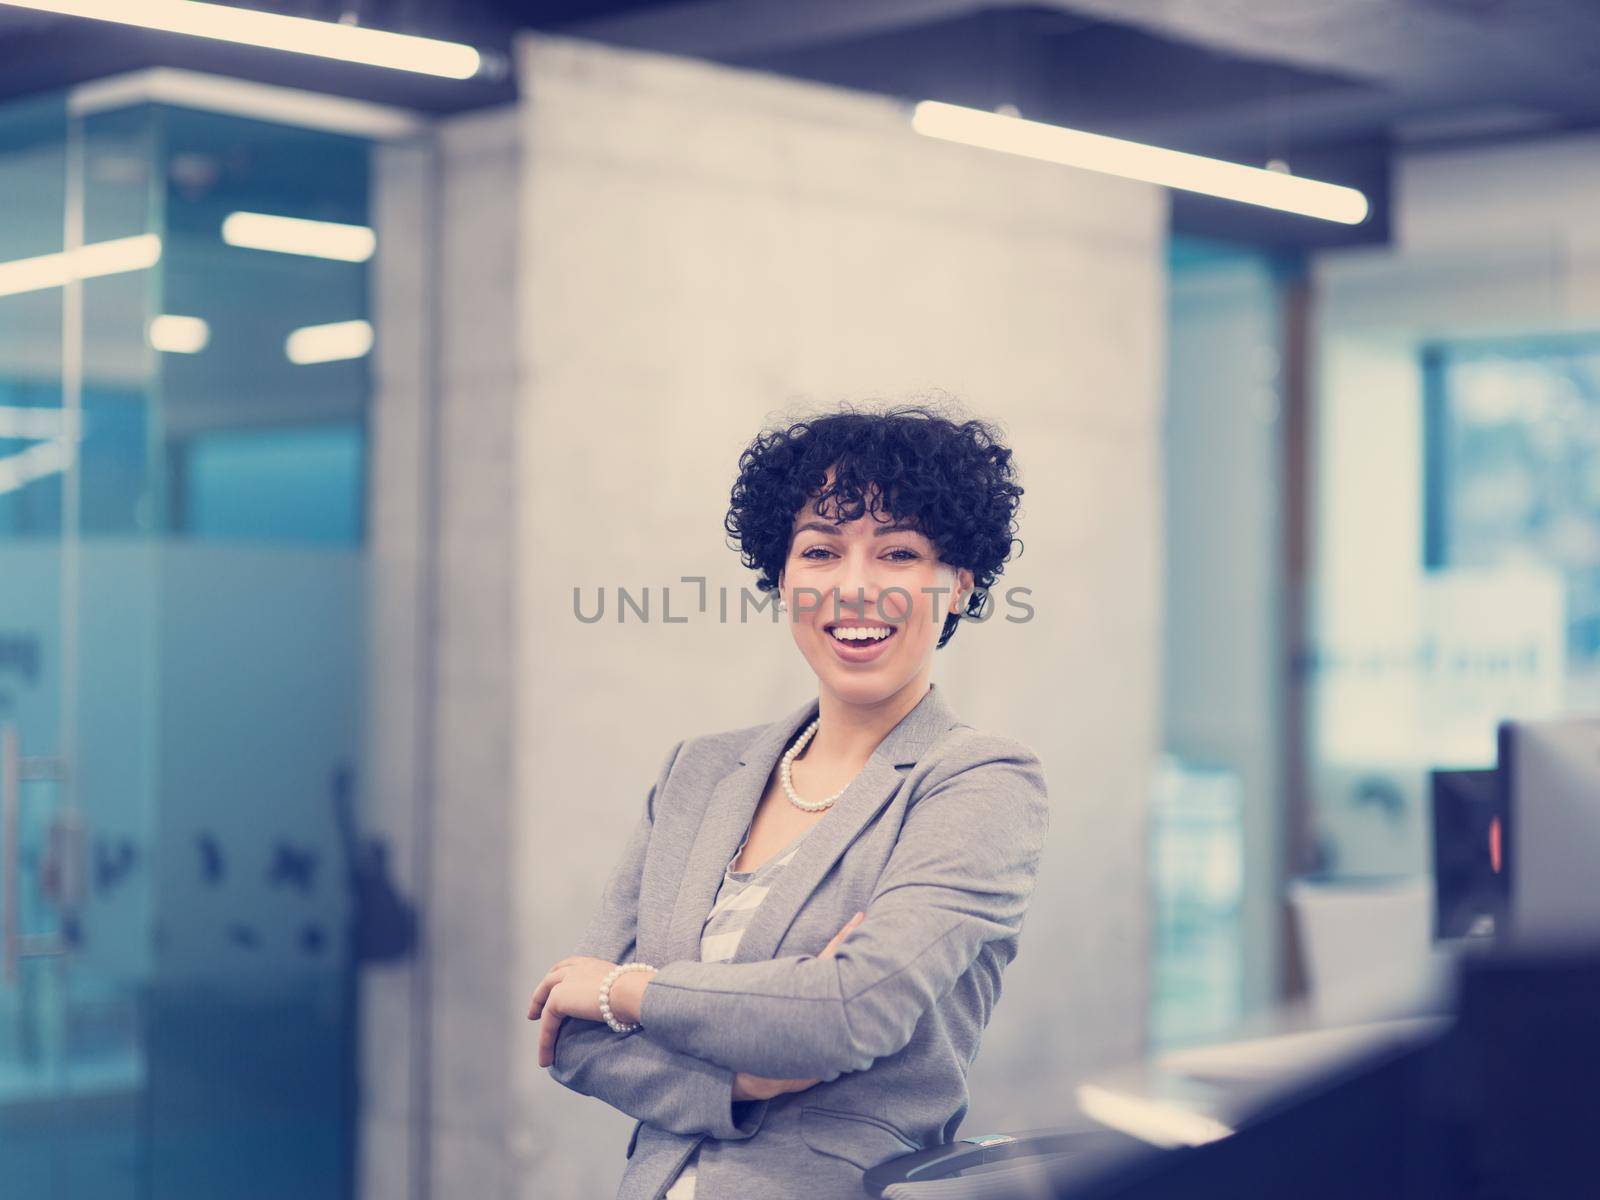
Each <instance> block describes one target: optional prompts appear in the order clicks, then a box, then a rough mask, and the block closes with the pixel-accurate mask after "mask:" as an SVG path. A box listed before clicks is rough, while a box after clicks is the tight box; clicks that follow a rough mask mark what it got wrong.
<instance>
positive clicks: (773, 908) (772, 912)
mask: <svg viewBox="0 0 1600 1200" xmlns="http://www.w3.org/2000/svg"><path fill="white" fill-rule="evenodd" d="M816 715H817V701H816V700H814V699H813V700H810V701H808V702H807V703H806V704H804V705H802V706H801V707H800V708H798V709H796V710H795V711H794V712H792V713H790V714H789V715H788V716H787V717H785V718H783V719H782V720H779V721H775V722H773V723H772V724H771V725H769V726H767V727H766V729H764V730H763V731H762V732H761V733H760V734H759V735H758V736H757V737H756V738H755V739H754V740H753V741H752V742H751V744H750V745H749V746H748V747H747V748H746V750H745V752H744V754H743V755H742V756H741V757H740V760H739V766H738V767H737V768H735V769H734V770H733V771H731V772H729V773H728V774H727V775H726V776H724V777H723V779H722V780H721V782H719V783H718V784H717V786H716V787H715V789H713V791H712V795H711V800H710V803H709V804H708V805H707V807H706V811H705V814H704V815H703V817H702V818H701V821H700V829H699V832H698V834H697V835H696V837H695V843H694V848H693V850H692V851H691V852H690V855H689V861H688V864H687V866H686V869H685V874H684V879H683V883H682V886H681V887H680V888H679V889H678V898H677V903H676V904H675V906H674V909H673V918H672V928H671V935H670V937H671V944H670V946H669V947H668V949H669V952H670V953H669V958H668V961H678V960H682V959H690V960H698V959H699V957H700V933H701V930H702V929H703V928H704V926H705V920H706V917H707V915H709V913H710V912H711V905H712V903H713V902H714V901H715V899H716V894H717V889H718V888H719V887H720V886H721V884H722V875H723V871H724V870H726V869H727V865H728V861H729V860H730V859H731V858H732V857H733V854H734V851H735V850H737V849H738V848H739V841H740V839H741V838H742V837H743V836H744V832H745V830H746V829H747V828H748V827H749V825H750V821H751V819H752V818H753V817H754V816H755V810H756V806H757V805H758V804H759V803H760V802H761V797H762V795H763V793H764V792H765V791H766V784H767V780H768V779H770V778H771V777H772V769H773V768H774V767H775V766H777V763H778V759H779V758H780V757H782V755H783V752H784V750H785V749H786V748H787V747H788V745H789V743H790V742H791V741H792V740H793V738H794V736H795V735H796V734H798V733H799V732H800V730H801V729H803V728H804V727H805V726H806V725H808V724H810V722H811V719H812V718H813V717H815V716H816ZM959 724H960V720H959V719H958V718H957V717H956V715H955V713H954V712H953V711H952V710H951V708H950V706H949V705H948V704H947V703H946V702H945V699H944V694H943V692H942V691H941V690H940V689H939V686H938V684H930V685H929V687H928V692H927V694H926V695H924V696H923V698H922V699H921V700H920V701H919V702H918V704H917V706H916V707H915V708H913V709H912V710H911V711H910V712H909V713H907V714H906V715H905V716H904V717H902V718H901V719H900V723H899V724H898V725H896V726H895V727H894V728H893V729H891V730H890V731H889V733H888V735H887V736H886V737H885V738H884V739H883V741H882V742H880V743H879V744H878V748H877V749H876V750H875V751H873V753H872V757H871V758H869V759H868V760H867V764H866V766H864V767H863V768H862V769H861V771H860V772H859V773H858V774H857V775H856V777H855V778H854V779H853V780H851V782H850V785H849V786H848V787H847V788H846V789H845V790H844V793H843V794H842V795H841V796H840V797H839V798H838V799H837V800H836V801H834V804H833V807H832V808H831V809H829V810H828V812H827V813H826V814H825V815H824V816H823V818H822V819H821V820H820V821H819V822H818V823H817V825H816V827H815V828H814V829H812V830H811V832H810V833H809V834H807V835H806V837H805V839H804V840H803V841H802V842H801V843H800V848H799V850H798V851H797V852H796V854H795V856H794V858H792V859H791V860H790V861H789V864H788V866H786V867H785V868H784V869H783V871H782V872H781V873H780V874H779V876H778V881H777V883H775V884H774V885H773V887H772V890H771V891H770V892H768V893H767V895H766V898H765V899H764V900H762V902H761V906H760V907H759V908H757V909H756V912H755V916H754V917H752V918H751V921H750V924H749V926H748V927H746V929H745V931H744V936H743V937H742V938H741V939H740V940H739V949H738V951H737V952H736V953H735V954H734V956H733V961H734V962H764V961H766V960H767V959H770V958H771V957H772V955H773V953H774V951H776V949H777V947H778V943H779V942H781V941H782V940H783V935H784V934H785V933H787V932H788V930H789V926H790V925H791V924H793V922H794V919H795V917H796V915H798V913H799V912H800V909H801V908H802V907H803V906H804V904H805V902H806V899H807V898H808V897H809V896H810V895H811V893H812V892H813V891H814V890H816V887H817V885H818V884H820V883H821V882H822V880H823V878H824V877H825V876H826V875H827V874H828V872H829V871H830V870H831V869H832V868H833V864H834V863H835V862H837V861H838V859H839V856H840V855H842V854H843V853H844V852H845V850H846V849H847V848H848V847H849V845H850V843H851V842H853V841H854V840H855V839H856V836H857V835H858V834H859V833H860V832H861V830H862V829H863V828H864V827H865V826H866V825H867V823H868V822H870V821H871V820H872V819H873V818H874V817H876V816H877V815H878V813H879V812H880V811H882V809H883V806H884V805H885V804H887V803H888V802H889V800H890V799H891V798H892V797H893V796H894V794H895V792H896V791H898V790H899V787H900V781H901V780H902V779H903V778H904V770H905V768H907V767H911V766H914V765H915V764H916V763H917V761H918V760H919V759H920V758H921V757H922V755H923V754H924V752H925V751H926V750H927V749H928V748H929V747H930V746H932V745H934V744H935V743H936V742H938V740H939V739H940V738H941V737H943V736H944V735H945V734H946V733H947V732H948V731H949V730H951V729H952V728H954V727H955V726H957V725H959Z"/></svg>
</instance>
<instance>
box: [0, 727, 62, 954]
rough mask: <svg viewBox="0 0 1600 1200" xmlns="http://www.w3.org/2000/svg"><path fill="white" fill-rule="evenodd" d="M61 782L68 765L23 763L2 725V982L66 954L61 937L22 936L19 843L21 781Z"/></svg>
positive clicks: (10, 730) (11, 730)
mask: <svg viewBox="0 0 1600 1200" xmlns="http://www.w3.org/2000/svg"><path fill="white" fill-rule="evenodd" d="M25 771H26V774H27V777H28V778H29V779H60V778H62V777H63V776H64V774H65V764H64V763H63V762H62V761H61V760H60V759H50V758H35V759H28V760H26V761H25V760H24V759H23V757H22V745H21V741H20V739H19V738H18V736H17V727H16V726H15V725H0V979H4V981H5V982H6V983H14V982H16V978H17V962H18V960H20V959H24V958H39V957H46V956H49V955H55V954H64V953H66V946H65V944H64V943H63V941H62V939H61V936H60V935H59V934H27V935H25V934H23V933H21V931H20V930H19V928H18V926H19V925H20V923H21V916H20V913H19V908H20V903H21V899H20V891H21V882H20V872H19V869H18V863H19V858H18V854H17V843H18V840H19V838H20V836H21V834H20V831H19V825H20V823H21V814H22V779H23V774H24V772H25Z"/></svg>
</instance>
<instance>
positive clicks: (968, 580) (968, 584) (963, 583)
mask: <svg viewBox="0 0 1600 1200" xmlns="http://www.w3.org/2000/svg"><path fill="white" fill-rule="evenodd" d="M972 583H973V579H972V572H971V571H969V570H967V569H966V568H965V567H962V568H961V570H959V571H957V572H956V592H955V595H953V596H951V597H950V611H951V612H953V613H959V612H965V611H966V607H967V597H968V596H970V595H971V594H972Z"/></svg>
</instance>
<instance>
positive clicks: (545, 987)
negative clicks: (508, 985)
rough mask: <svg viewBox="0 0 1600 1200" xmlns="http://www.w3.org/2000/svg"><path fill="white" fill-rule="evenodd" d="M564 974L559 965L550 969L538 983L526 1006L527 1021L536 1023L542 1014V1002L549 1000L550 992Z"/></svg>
mask: <svg viewBox="0 0 1600 1200" xmlns="http://www.w3.org/2000/svg"><path fill="white" fill-rule="evenodd" d="M565 974H566V971H565V969H564V968H563V966H562V964H561V963H557V964H556V965H555V966H553V967H551V968H550V973H549V974H548V975H546V976H545V977H544V978H543V979H541V980H540V981H539V986H538V988H536V989H535V990H534V993H533V1000H532V1002H531V1003H529V1005H528V1020H530V1021H537V1020H538V1019H539V1016H540V1014H541V1013H543V1012H544V1002H545V1001H546V1000H548V999H549V998H550V992H551V990H552V989H553V988H554V987H555V986H556V984H558V983H560V982H561V977H562V976H563V975H565Z"/></svg>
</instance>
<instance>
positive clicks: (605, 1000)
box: [600, 962, 655, 1033]
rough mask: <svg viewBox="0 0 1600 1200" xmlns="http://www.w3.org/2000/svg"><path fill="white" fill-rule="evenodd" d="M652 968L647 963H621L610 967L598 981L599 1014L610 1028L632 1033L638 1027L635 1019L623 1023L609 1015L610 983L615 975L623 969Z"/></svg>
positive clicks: (641, 969) (648, 969)
mask: <svg viewBox="0 0 1600 1200" xmlns="http://www.w3.org/2000/svg"><path fill="white" fill-rule="evenodd" d="M654 970H655V968H654V967H652V966H651V965H650V964H649V963H642V962H631V963H623V964H622V965H621V966H617V967H612V968H611V970H610V971H609V972H608V973H607V974H606V977H605V978H604V979H602V980H601V981H600V1015H601V1016H602V1017H604V1018H605V1019H606V1024H607V1025H609V1026H611V1028H612V1030H613V1031H615V1032H616V1033H632V1032H633V1031H634V1030H635V1029H637V1028H639V1022H637V1021H635V1022H634V1023H633V1024H632V1025H623V1024H620V1023H619V1022H618V1021H617V1019H616V1018H615V1017H613V1016H612V1015H611V984H612V983H613V981H615V979H616V978H617V976H618V975H621V974H622V973H623V972H624V971H654Z"/></svg>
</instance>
